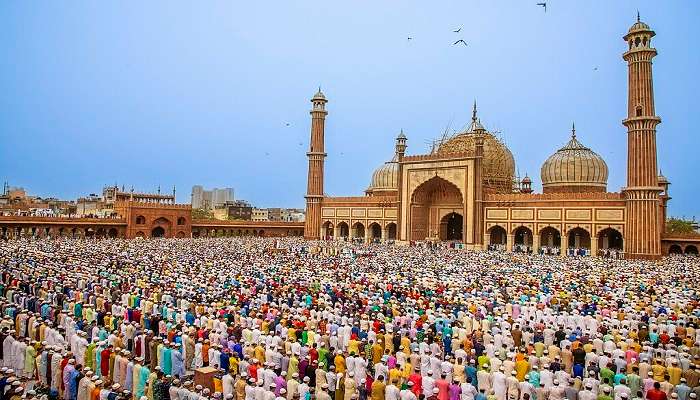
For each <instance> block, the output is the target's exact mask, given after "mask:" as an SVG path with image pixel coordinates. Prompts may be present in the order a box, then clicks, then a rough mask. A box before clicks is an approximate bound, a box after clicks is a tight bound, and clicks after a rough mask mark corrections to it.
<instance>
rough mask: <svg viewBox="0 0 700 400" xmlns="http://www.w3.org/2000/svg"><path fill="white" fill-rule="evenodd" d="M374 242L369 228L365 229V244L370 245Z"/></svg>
mask: <svg viewBox="0 0 700 400" xmlns="http://www.w3.org/2000/svg"><path fill="white" fill-rule="evenodd" d="M370 240H372V236H371V233H370V229H369V227H365V243H369V242H370Z"/></svg>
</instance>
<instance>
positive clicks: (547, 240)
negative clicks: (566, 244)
mask: <svg viewBox="0 0 700 400" xmlns="http://www.w3.org/2000/svg"><path fill="white" fill-rule="evenodd" d="M540 246H542V247H544V248H545V250H544V252H545V253H553V252H554V251H555V250H556V249H560V248H561V234H560V233H559V231H558V230H557V229H556V228H553V227H551V226H548V227H546V228H544V229H542V231H540Z"/></svg>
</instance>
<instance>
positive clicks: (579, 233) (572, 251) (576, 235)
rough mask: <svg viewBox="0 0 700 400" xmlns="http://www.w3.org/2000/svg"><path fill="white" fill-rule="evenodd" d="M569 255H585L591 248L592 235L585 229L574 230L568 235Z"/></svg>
mask: <svg viewBox="0 0 700 400" xmlns="http://www.w3.org/2000/svg"><path fill="white" fill-rule="evenodd" d="M568 245H569V247H568V248H569V255H577V256H580V255H584V254H585V251H582V250H590V248H591V235H590V233H588V231H587V230H585V229H583V228H574V229H572V230H570V231H569V235H568Z"/></svg>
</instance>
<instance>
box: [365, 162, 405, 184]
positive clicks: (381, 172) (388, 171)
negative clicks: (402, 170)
mask: <svg viewBox="0 0 700 400" xmlns="http://www.w3.org/2000/svg"><path fill="white" fill-rule="evenodd" d="M398 189H399V162H398V160H397V157H396V156H394V158H392V159H391V160H390V161H387V162H385V163H384V164H382V166H380V167H379V168H377V169H376V170H375V171H374V173H373V174H372V182H371V183H370V185H369V187H368V188H367V192H368V193H372V192H374V191H396V190H398Z"/></svg>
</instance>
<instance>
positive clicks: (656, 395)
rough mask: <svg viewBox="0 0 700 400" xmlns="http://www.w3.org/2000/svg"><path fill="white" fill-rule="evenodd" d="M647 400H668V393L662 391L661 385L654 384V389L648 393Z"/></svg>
mask: <svg viewBox="0 0 700 400" xmlns="http://www.w3.org/2000/svg"><path fill="white" fill-rule="evenodd" d="M647 400H668V396H666V392H664V391H663V390H661V384H659V382H654V388H653V389H651V390H649V391H648V392H647Z"/></svg>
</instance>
